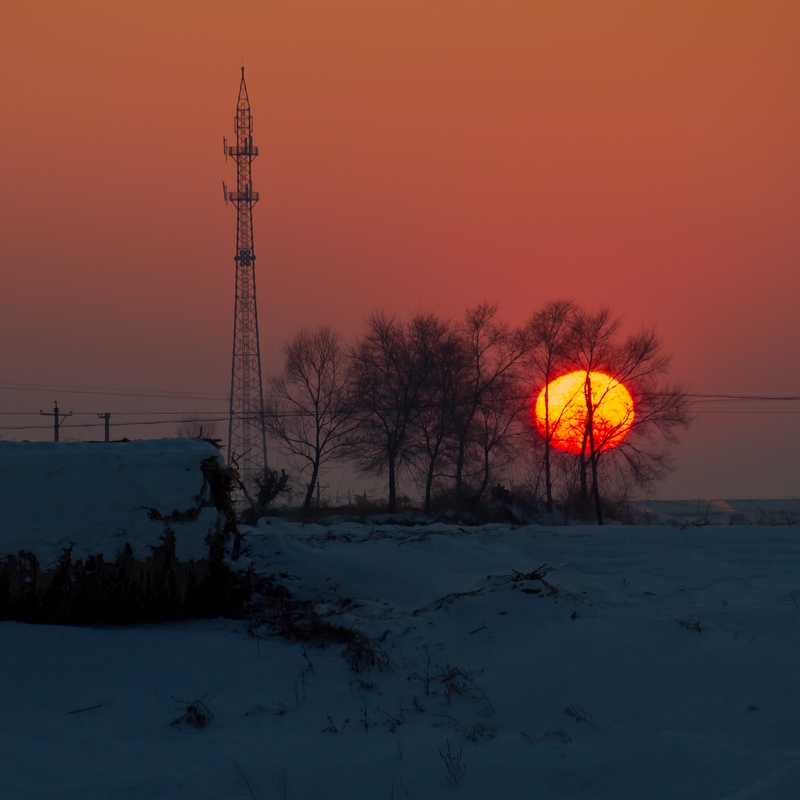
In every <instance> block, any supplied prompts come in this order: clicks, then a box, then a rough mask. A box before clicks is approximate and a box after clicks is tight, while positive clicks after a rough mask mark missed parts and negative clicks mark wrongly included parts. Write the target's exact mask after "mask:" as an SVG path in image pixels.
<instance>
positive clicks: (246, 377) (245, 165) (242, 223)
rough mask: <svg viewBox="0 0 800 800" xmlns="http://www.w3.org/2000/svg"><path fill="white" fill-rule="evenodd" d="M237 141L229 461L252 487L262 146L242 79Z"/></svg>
mask: <svg viewBox="0 0 800 800" xmlns="http://www.w3.org/2000/svg"><path fill="white" fill-rule="evenodd" d="M234 128H235V130H236V144H235V145H232V146H229V145H228V142H227V139H223V144H224V147H225V158H226V160H227V157H228V156H231V157H232V158H234V159H235V160H236V168H237V185H236V191H235V192H231V191H228V187H227V186H226V185H225V184H224V183H223V184H222V189H223V191H224V192H225V202H226V203H227V202H228V201H229V200H230V201H231V202H232V203H233V204H234V205H235V206H236V255H235V256H234V259H233V260H234V262H235V263H236V293H235V299H234V307H233V364H232V367H231V405H230V422H229V425H228V464H229V465H230V464H231V463H232V462H233V463H235V464H236V465H238V468H239V475H240V476H241V478H242V480H243V481H244V482H245V485H246V486H248V488H250V487H251V486H252V485H253V478H254V476H255V475H256V474H258V473H260V472H262V471H263V470H265V469H266V467H267V435H266V430H265V426H264V392H263V389H262V386H261V347H260V345H259V341H258V310H257V308H256V256H255V251H254V249H253V206H254V205H255V204H256V203H257V202H258V192H254V191H253V181H252V178H251V175H250V171H251V165H252V163H253V159H254V158H255V157H256V156H257V155H258V148H257V147H254V146H253V118H252V117H251V116H250V100H249V99H248V97H247V85H246V84H245V82H244V67H242V82H241V84H239V100H238V102H237V104H236V116H235V117H234Z"/></svg>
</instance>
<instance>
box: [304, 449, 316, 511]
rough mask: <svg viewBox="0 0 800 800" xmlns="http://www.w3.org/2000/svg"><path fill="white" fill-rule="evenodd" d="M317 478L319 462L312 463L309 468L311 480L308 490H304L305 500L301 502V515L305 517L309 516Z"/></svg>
mask: <svg viewBox="0 0 800 800" xmlns="http://www.w3.org/2000/svg"><path fill="white" fill-rule="evenodd" d="M318 476H319V461H314V463H313V465H312V468H311V479H310V480H309V481H308V489H307V490H306V499H305V500H304V501H303V515H304V516H306V517H308V516H309V515H310V514H311V501H312V500H313V498H314V489H316V488H317V479H318Z"/></svg>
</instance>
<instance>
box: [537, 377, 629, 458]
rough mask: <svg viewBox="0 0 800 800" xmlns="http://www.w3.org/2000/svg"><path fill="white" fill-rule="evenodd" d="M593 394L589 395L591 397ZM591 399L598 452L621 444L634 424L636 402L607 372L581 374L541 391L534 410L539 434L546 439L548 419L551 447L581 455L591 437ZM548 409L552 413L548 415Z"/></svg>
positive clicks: (561, 378)
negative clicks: (586, 439) (589, 420)
mask: <svg viewBox="0 0 800 800" xmlns="http://www.w3.org/2000/svg"><path fill="white" fill-rule="evenodd" d="M589 390H590V393H589ZM588 397H590V398H591V406H592V408H593V409H594V413H593V415H592V416H593V437H594V449H595V452H600V451H602V450H608V449H610V448H612V447H616V446H617V445H618V444H620V443H621V442H622V440H623V439H624V438H625V436H626V434H627V433H628V431H629V430H630V427H631V425H632V424H633V416H634V411H633V406H634V403H633V398H632V397H631V394H630V392H629V391H628V390H627V389H626V388H625V386H624V385H623V384H621V383H620V382H619V381H617V380H615V379H614V378H612V377H611V376H610V375H606V374H605V373H604V372H594V371H593V372H589V373H587V372H586V371H585V370H578V371H576V372H570V373H568V374H567V375H562V376H561V377H560V378H556V379H555V380H552V381H550V383H549V384H548V385H547V386H546V387H544V388H542V390H541V391H540V392H539V396H538V398H537V400H536V404H535V407H534V409H533V411H534V413H533V417H534V421H535V422H536V427H537V429H538V430H539V432H540V433H541V434H542V435H543V436H546V430H547V427H548V426H547V425H546V421H547V419H548V418H549V421H550V425H549V429H550V444H551V445H552V446H553V447H555V448H557V449H558V450H564V451H566V452H567V453H580V452H581V450H583V449H584V447H585V452H588V451H589V443H588V442H586V444H584V439H585V438H586V436H587V435H588V428H587V422H588V417H589V410H588V404H587V398H588ZM548 408H549V413H548Z"/></svg>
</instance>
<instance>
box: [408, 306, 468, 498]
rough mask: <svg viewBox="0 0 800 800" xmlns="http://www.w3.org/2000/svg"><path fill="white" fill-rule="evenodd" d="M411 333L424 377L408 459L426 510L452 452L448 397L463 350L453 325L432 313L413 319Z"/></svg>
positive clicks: (414, 414)
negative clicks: (420, 357) (421, 489)
mask: <svg viewBox="0 0 800 800" xmlns="http://www.w3.org/2000/svg"><path fill="white" fill-rule="evenodd" d="M411 335H412V336H413V337H415V338H416V339H417V341H418V344H419V347H420V350H421V353H422V359H424V363H425V366H424V373H425V380H424V381H423V382H422V383H421V385H420V390H419V393H418V395H417V403H416V405H415V407H414V412H413V415H412V419H411V426H412V436H413V441H414V446H413V448H412V449H411V463H412V465H413V467H414V469H415V471H416V473H417V475H418V477H419V483H420V484H421V486H422V488H423V496H424V508H425V511H426V512H428V513H429V512H430V510H431V498H432V493H433V486H434V482H435V481H436V479H437V478H439V477H440V476H441V474H442V467H443V465H444V464H445V463H447V462H448V461H449V460H450V458H451V456H452V444H453V441H452V440H453V435H454V432H455V429H454V427H453V419H452V414H451V409H450V403H449V398H450V397H451V396H452V394H453V388H454V385H455V383H456V381H457V380H458V377H459V375H460V373H461V370H462V369H463V367H464V360H463V356H464V350H463V348H462V347H461V345H460V342H459V340H458V336H457V335H456V332H455V331H454V330H453V327H452V325H451V324H450V323H449V322H445V321H443V320H440V319H438V318H437V317H435V316H433V315H429V316H425V317H416V318H415V319H414V320H412V324H411Z"/></svg>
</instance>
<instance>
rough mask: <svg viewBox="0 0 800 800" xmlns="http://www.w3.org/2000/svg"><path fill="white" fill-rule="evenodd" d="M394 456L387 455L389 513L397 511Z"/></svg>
mask: <svg viewBox="0 0 800 800" xmlns="http://www.w3.org/2000/svg"><path fill="white" fill-rule="evenodd" d="M394 459H395V457H394V454H393V453H392V454H390V455H389V509H388V510H389V513H390V514H394V513H395V512H396V511H397V484H396V481H397V477H396V475H395V463H394Z"/></svg>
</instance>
